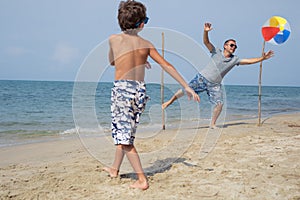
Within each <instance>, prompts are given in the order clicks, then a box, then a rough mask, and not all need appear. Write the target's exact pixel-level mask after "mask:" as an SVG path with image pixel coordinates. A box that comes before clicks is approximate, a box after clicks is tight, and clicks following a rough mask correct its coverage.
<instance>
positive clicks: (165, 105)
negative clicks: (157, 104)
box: [161, 101, 170, 109]
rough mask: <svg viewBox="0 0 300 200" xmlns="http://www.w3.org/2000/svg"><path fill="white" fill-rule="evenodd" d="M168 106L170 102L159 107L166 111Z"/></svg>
mask: <svg viewBox="0 0 300 200" xmlns="http://www.w3.org/2000/svg"><path fill="white" fill-rule="evenodd" d="M169 105H170V101H166V102H165V103H163V104H162V105H161V108H162V109H166V108H167V107H168V106H169Z"/></svg>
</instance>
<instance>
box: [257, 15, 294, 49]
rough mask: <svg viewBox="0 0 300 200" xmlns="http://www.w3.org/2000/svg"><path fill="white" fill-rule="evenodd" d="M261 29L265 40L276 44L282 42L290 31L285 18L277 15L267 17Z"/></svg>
mask: <svg viewBox="0 0 300 200" xmlns="http://www.w3.org/2000/svg"><path fill="white" fill-rule="evenodd" d="M261 31H262V35H263V38H264V39H265V41H267V42H270V43H272V44H276V45H278V44H282V43H284V42H285V41H286V40H287V39H288V38H289V36H290V33H291V29H290V25H289V23H288V22H287V20H286V19H284V18H282V17H279V16H273V17H271V18H270V19H268V21H266V23H265V24H264V25H263V27H262V30H261Z"/></svg>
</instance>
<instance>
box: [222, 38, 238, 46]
mask: <svg viewBox="0 0 300 200" xmlns="http://www.w3.org/2000/svg"><path fill="white" fill-rule="evenodd" d="M230 41H232V42H236V41H235V40H234V39H228V40H226V41H225V42H224V45H225V44H227V43H228V42H230Z"/></svg>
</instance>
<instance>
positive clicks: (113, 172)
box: [102, 167, 119, 178]
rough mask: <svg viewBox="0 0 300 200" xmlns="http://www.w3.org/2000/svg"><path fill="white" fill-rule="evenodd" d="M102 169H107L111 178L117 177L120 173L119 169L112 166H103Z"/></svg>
mask: <svg viewBox="0 0 300 200" xmlns="http://www.w3.org/2000/svg"><path fill="white" fill-rule="evenodd" d="M102 170H103V171H106V172H107V173H108V174H109V176H110V177H111V178H116V177H117V176H118V174H119V170H117V169H114V168H110V167H103V169H102Z"/></svg>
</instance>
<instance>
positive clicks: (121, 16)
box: [118, 0, 146, 31]
mask: <svg viewBox="0 0 300 200" xmlns="http://www.w3.org/2000/svg"><path fill="white" fill-rule="evenodd" d="M145 18H146V7H145V6H144V5H143V4H142V3H140V2H136V1H133V0H127V1H121V2H120V4H119V10H118V21H119V25H120V28H121V30H122V31H126V30H128V29H135V28H137V27H136V24H137V23H139V22H141V21H143V20H144V19H145Z"/></svg>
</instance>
